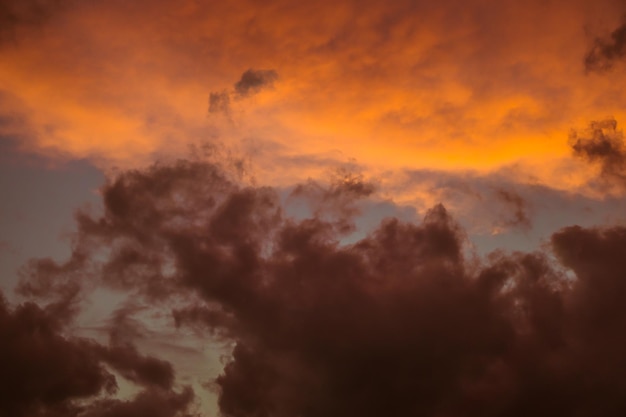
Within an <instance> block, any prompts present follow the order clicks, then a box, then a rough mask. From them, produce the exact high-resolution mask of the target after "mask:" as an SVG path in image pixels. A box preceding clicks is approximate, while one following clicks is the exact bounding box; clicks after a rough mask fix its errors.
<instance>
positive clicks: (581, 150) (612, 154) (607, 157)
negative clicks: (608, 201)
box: [570, 119, 626, 189]
mask: <svg viewBox="0 0 626 417" xmlns="http://www.w3.org/2000/svg"><path fill="white" fill-rule="evenodd" d="M570 142H571V143H572V148H573V149H574V154H575V155H576V156H578V157H580V158H582V159H584V160H586V161H588V162H590V163H593V164H598V165H599V166H600V178H599V179H600V183H601V185H603V186H604V187H608V188H609V189H610V188H615V187H617V188H621V189H624V188H625V187H626V146H625V145H624V134H623V132H622V131H621V130H618V129H617V121H616V120H615V119H606V120H601V121H595V122H591V123H590V124H589V128H588V129H586V130H584V131H581V132H576V131H575V132H573V133H572V134H571V135H570Z"/></svg>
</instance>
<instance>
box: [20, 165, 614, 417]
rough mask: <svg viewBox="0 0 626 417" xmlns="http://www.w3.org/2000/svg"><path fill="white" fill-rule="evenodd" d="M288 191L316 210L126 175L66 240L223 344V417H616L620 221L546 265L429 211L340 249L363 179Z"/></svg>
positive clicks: (217, 182)
mask: <svg viewBox="0 0 626 417" xmlns="http://www.w3.org/2000/svg"><path fill="white" fill-rule="evenodd" d="M300 190H301V191H300V192H304V191H305V190H309V191H310V190H314V191H315V192H309V191H307V192H306V196H307V198H308V199H310V200H311V203H312V207H314V208H318V210H312V211H311V213H312V214H311V216H309V217H305V218H303V219H299V220H298V219H294V218H291V217H289V216H287V215H286V214H285V212H284V211H283V209H282V207H281V204H280V198H279V196H278V194H277V193H276V191H275V190H273V189H271V188H265V187H250V186H243V185H240V184H238V183H237V182H236V181H234V180H233V179H232V178H230V177H229V176H228V175H226V174H225V173H224V172H223V171H221V170H220V169H218V168H217V167H216V166H214V165H211V164H207V163H202V162H197V161H196V162H189V161H181V162H178V163H177V164H174V165H157V166H154V167H152V168H150V169H148V170H145V171H130V172H125V173H122V174H121V175H120V176H118V177H117V178H114V179H111V180H110V181H109V182H108V183H107V185H106V186H105V187H104V188H103V190H102V195H103V199H104V203H105V211H104V214H103V215H102V216H101V217H91V216H88V215H86V214H84V213H83V214H80V215H79V217H78V219H79V227H80V231H79V237H78V239H77V241H78V242H82V244H80V245H78V246H77V247H76V250H77V251H80V252H81V253H86V254H87V256H88V257H89V258H90V259H91V260H92V261H93V262H95V261H96V259H100V260H101V261H99V262H97V263H100V266H99V271H100V273H99V274H96V275H95V277H96V279H98V280H99V281H98V282H99V283H100V284H104V285H109V286H112V287H115V288H118V289H126V290H128V291H131V292H133V293H134V294H136V295H137V297H139V298H144V299H148V300H153V301H156V300H160V301H161V302H162V301H164V300H167V299H176V300H178V302H179V304H178V305H179V307H180V308H177V309H176V311H175V312H174V315H175V318H176V320H177V323H178V324H179V325H181V326H184V325H194V326H196V327H197V326H200V327H202V326H204V327H205V328H207V329H208V330H210V331H211V332H213V333H214V334H217V335H219V337H222V338H224V339H225V340H228V341H230V342H232V343H233V345H234V349H233V351H232V355H231V357H230V359H229V360H228V362H227V363H226V366H225V368H224V370H223V372H222V374H221V375H220V376H219V377H218V378H217V379H216V380H215V384H216V386H217V388H218V392H219V400H218V402H219V407H220V410H221V412H222V413H223V414H224V415H227V416H233V417H239V416H242V417H243V416H251V415H255V416H270V415H271V416H278V417H282V416H285V417H286V416H294V415H300V416H307V417H317V416H329V415H331V416H333V415H341V416H380V415H391V416H400V415H402V416H404V415H408V414H418V415H424V416H442V415H446V416H468V415H470V416H473V415H482V416H502V415H507V416H520V417H521V416H526V415H530V414H539V415H542V414H549V415H552V416H569V415H572V414H576V413H577V414H578V415H581V416H592V415H605V416H620V415H623V413H624V412H625V411H626V409H625V406H624V402H623V392H624V390H625V389H626V385H625V384H624V382H623V381H622V379H623V378H621V372H622V370H623V369H624V366H626V362H625V359H624V356H623V351H624V349H625V348H626V338H625V337H624V336H623V326H624V324H625V323H626V315H624V314H623V312H622V310H623V309H622V307H621V306H622V305H623V302H624V301H625V299H626V285H625V284H624V280H623V279H622V278H623V277H622V271H623V270H624V268H626V265H622V264H623V263H624V261H623V260H624V259H626V256H624V255H626V254H625V253H624V248H626V230H625V229H624V228H623V227H613V228H606V229H583V228H580V227H570V228H566V229H563V230H561V231H559V232H557V233H556V234H555V235H554V236H553V237H552V240H551V245H552V250H553V255H554V257H555V259H556V260H555V259H553V258H552V257H551V256H549V255H546V254H541V253H514V254H505V253H501V252H496V253H494V254H492V255H491V256H490V257H488V258H487V259H484V260H478V259H474V258H471V259H468V254H467V251H466V243H467V242H466V239H467V238H466V235H465V233H464V232H463V230H462V229H461V228H460V227H459V226H458V225H457V223H456V222H455V221H454V220H453V219H452V217H451V216H450V214H449V213H448V212H447V210H446V209H445V208H444V207H443V206H442V205H437V206H434V207H433V208H432V209H431V210H430V211H429V212H428V213H427V214H426V215H425V217H424V219H423V221H422V222H421V223H419V224H415V223H406V222H402V221H400V220H398V219H395V218H390V219H387V220H385V221H383V222H382V223H381V224H380V225H379V226H378V228H377V229H376V230H375V231H373V232H372V233H371V234H369V235H368V236H366V237H365V238H363V239H361V240H358V241H357V242H354V243H350V244H347V243H342V237H343V236H344V233H345V229H344V227H343V226H342V225H343V224H344V223H345V221H349V220H347V219H346V218H345V216H349V215H350V210H348V211H346V210H341V209H339V210H338V209H337V207H339V208H341V207H350V204H349V203H350V202H351V201H353V199H358V198H363V197H366V196H367V195H369V193H370V192H371V190H370V188H369V186H368V185H366V183H362V182H359V181H347V183H344V184H343V185H341V184H330V185H326V186H324V185H322V184H315V185H311V184H309V185H308V186H305V187H304V188H301V189H300ZM337 204H339V205H337ZM325 205H326V207H328V209H327V210H322V209H319V208H320V207H322V208H323V207H325ZM319 213H323V214H324V216H320V215H319ZM337 219H342V221H341V222H339V223H338V222H337V221H336V220H337ZM340 226H341V227H340ZM103 255H105V258H104V259H103ZM566 269H569V270H570V271H571V273H572V274H571V275H570V274H568V273H566V272H565V271H566ZM25 279H29V278H28V277H26V278H25ZM45 280H46V277H45V276H40V277H39V281H41V282H44V281H45ZM50 287H51V288H53V287H54V283H51V284H50ZM181 300H183V301H184V302H182V304H180V302H181ZM123 352H124V353H126V354H128V355H129V356H132V355H133V352H132V351H123ZM121 353H122V352H120V354H121ZM141 362H142V361H133V363H141ZM114 363H121V364H123V363H124V362H123V361H120V362H111V364H112V365H113V364H114ZM153 365H156V368H158V369H161V371H162V370H163V369H165V368H163V367H160V365H158V363H157V362H155V363H152V365H151V366H147V368H148V369H152V366H153ZM133 369H135V371H134V372H139V369H143V368H142V367H139V368H133ZM142 372H143V371H142ZM146 374H149V375H151V374H152V372H151V371H150V372H146ZM137 375H138V376H137V378H136V379H137V380H140V377H139V374H137ZM159 375H162V374H159ZM163 375H167V374H166V373H165V374H163ZM163 380H164V381H165V383H163V384H161V385H162V386H165V387H167V386H168V385H169V382H168V381H169V379H168V378H164V379H163ZM145 395H146V396H148V395H149V394H145ZM177 395H183V394H177ZM141 398H143V397H138V399H137V401H139V402H141ZM173 398H179V397H173ZM172 401H173V402H176V401H174V400H172ZM181 401H182V400H181ZM141 404H145V403H143V402H141ZM118 406H119V407H122V405H121V404H118ZM120 413H121V411H120ZM96 415H99V414H96ZM103 415H107V414H103Z"/></svg>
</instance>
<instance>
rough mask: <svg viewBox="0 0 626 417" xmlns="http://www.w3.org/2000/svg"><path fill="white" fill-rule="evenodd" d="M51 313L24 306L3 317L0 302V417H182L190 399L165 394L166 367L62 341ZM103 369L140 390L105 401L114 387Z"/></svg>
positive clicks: (59, 317) (116, 348)
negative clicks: (131, 396) (126, 398)
mask: <svg viewBox="0 0 626 417" xmlns="http://www.w3.org/2000/svg"><path fill="white" fill-rule="evenodd" d="M59 311H60V310H58V309H54V308H52V309H51V308H41V307H39V306H38V305H36V304H34V303H32V302H28V303H24V304H20V305H18V306H17V307H15V308H13V309H11V308H10V307H9V306H8V305H7V304H6V302H5V301H4V299H3V298H2V299H0V339H1V340H2V343H0V368H1V369H2V378H0V390H1V391H2V395H1V396H0V416H2V417H26V416H28V417H31V416H37V417H38V416H42V417H44V416H45V417H52V416H59V417H60V416H79V415H80V416H84V415H89V416H91V415H93V416H100V415H102V416H109V415H111V416H112V415H115V416H122V415H134V416H146V417H148V416H171V417H174V416H182V415H183V414H181V413H184V412H185V411H186V410H187V408H188V406H189V405H190V403H191V400H192V399H193V392H192V391H191V390H190V389H184V390H183V391H181V392H180V393H176V392H175V391H173V390H172V387H173V381H174V371H173V368H172V366H171V364H170V363H168V362H166V361H163V360H160V359H157V358H155V357H152V356H144V355H142V354H140V353H139V352H138V351H137V350H136V348H135V347H134V346H132V345H130V344H126V345H111V346H105V345H101V344H99V343H97V342H95V341H93V340H89V339H83V338H76V337H71V336H67V335H66V334H67V328H66V321H67V317H65V315H64V314H59ZM61 313H63V311H61ZM109 369H114V370H115V371H117V372H119V374H120V375H122V376H123V377H124V378H126V379H128V380H129V381H131V382H134V383H136V384H137V385H138V386H140V387H144V388H145V389H144V390H143V391H141V392H140V394H139V395H138V396H137V397H136V398H134V399H133V400H130V401H127V402H123V401H119V400H116V399H113V398H111V395H113V394H115V392H116V391H117V381H116V378H115V376H114V375H113V374H112V373H111V372H110V371H109ZM103 396H104V398H107V399H105V400H101V398H103ZM154 409H159V410H160V411H159V412H158V413H156V412H153V411H152V410H154ZM107 410H119V411H115V412H108V411H107ZM132 410H135V413H134V414H128V413H131V411H132ZM125 413H126V414H125ZM185 415H187V414H185Z"/></svg>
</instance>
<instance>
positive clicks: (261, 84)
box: [235, 68, 278, 97]
mask: <svg viewBox="0 0 626 417" xmlns="http://www.w3.org/2000/svg"><path fill="white" fill-rule="evenodd" d="M277 79H278V73H277V72H276V71H275V70H273V69H269V70H266V69H252V68H250V69H248V70H246V72H244V73H243V74H241V78H240V79H239V81H237V82H236V83H235V93H237V94H238V95H239V96H242V97H245V96H248V95H250V94H253V93H256V92H257V91H259V90H261V89H262V88H265V87H271V86H272V85H273V84H274V82H275V81H276V80H277Z"/></svg>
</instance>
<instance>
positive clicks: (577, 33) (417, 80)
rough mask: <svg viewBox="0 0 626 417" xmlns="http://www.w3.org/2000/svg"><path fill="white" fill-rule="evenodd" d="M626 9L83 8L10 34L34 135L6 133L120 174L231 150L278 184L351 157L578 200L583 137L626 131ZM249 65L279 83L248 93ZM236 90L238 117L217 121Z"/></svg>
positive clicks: (0, 70) (9, 53)
mask: <svg viewBox="0 0 626 417" xmlns="http://www.w3.org/2000/svg"><path fill="white" fill-rule="evenodd" d="M370 3H371V4H370ZM600 3H602V4H601V5H600ZM61 4H63V2H61ZM622 12H624V7H623V4H622V3H621V2H618V1H608V0H603V1H601V2H593V4H592V3H591V2H588V1H567V2H566V1H552V2H545V1H532V2H523V3H521V2H517V1H502V2H497V3H494V2H487V1H475V2H472V4H471V5H470V4H467V3H466V2H461V1H459V2H447V3H446V7H445V8H444V7H439V6H437V4H436V3H432V4H431V3H430V2H427V3H426V4H424V5H417V4H416V3H415V2H410V1H398V2H394V3H393V5H391V6H389V5H383V4H382V3H380V2H369V3H368V2H356V1H355V2H341V4H339V3H338V2H334V1H322V2H315V3H307V4H304V3H299V2H298V3H296V2H288V1H276V0H272V1H267V2H264V3H263V4H262V5H259V4H256V3H253V2H246V1H242V0H237V1H232V2H226V3H224V2H200V1H191V0H190V1H180V2H170V1H150V2H148V1H137V2H123V1H110V2H93V3H92V2H80V3H72V4H71V7H70V5H69V3H68V5H67V7H59V8H58V9H54V8H52V7H51V8H50V9H49V10H47V11H46V13H45V15H44V18H42V19H39V20H38V21H37V22H35V23H29V24H23V25H16V26H15V28H13V30H12V33H10V34H9V35H7V36H5V38H6V39H5V40H4V42H3V45H2V52H3V53H2V55H1V58H0V60H1V61H0V85H2V92H3V93H2V96H1V98H2V99H1V100H0V110H2V111H3V112H5V113H6V112H8V111H9V110H10V111H11V112H12V113H13V114H17V115H19V116H20V122H19V123H17V122H16V123H12V124H11V125H9V126H3V127H2V129H3V130H4V131H5V132H6V131H7V130H9V129H10V130H11V131H12V132H15V131H19V132H20V133H21V138H22V142H21V146H22V147H23V148H24V149H28V150H34V151H36V152H43V153H48V154H53V155H57V156H61V157H65V158H85V157H87V158H90V159H92V160H94V161H96V163H97V164H99V165H100V166H101V167H103V168H106V167H110V166H118V167H120V166H121V167H123V166H133V165H137V164H143V163H146V162H150V161H152V160H154V159H155V158H159V157H163V156H164V155H167V156H173V155H184V154H185V153H187V152H188V149H189V145H190V144H198V143H206V142H210V143H212V142H217V143H220V144H222V145H224V146H226V147H227V148H229V149H233V150H234V151H235V152H236V153H239V154H242V155H245V156H248V157H249V158H250V160H251V162H252V165H253V166H254V167H255V169H256V170H257V175H258V176H260V177H261V178H265V179H266V180H267V181H279V180H280V178H284V174H286V173H288V175H289V176H290V178H293V177H294V176H296V177H306V176H307V175H310V173H311V172H315V171H316V170H319V169H322V168H327V167H328V166H332V165H333V164H336V163H346V162H350V161H352V162H356V163H357V164H359V165H361V166H363V167H365V169H366V170H371V172H377V173H380V172H385V171H390V170H391V171H397V170H402V169H423V168H428V169H439V170H464V169H471V170H478V171H490V170H494V169H498V168H502V167H503V166H509V165H511V164H517V167H518V169H521V170H522V171H523V172H530V173H532V174H533V176H534V177H535V179H536V180H538V181H540V182H542V183H546V184H549V185H551V186H555V187H557V188H568V187H571V186H573V185H576V184H580V183H581V182H582V180H581V179H580V178H577V176H576V175H574V176H571V175H568V176H567V177H565V176H563V175H562V167H563V164H564V163H566V162H564V159H565V160H567V159H569V157H570V154H571V149H570V148H569V146H568V143H567V138H568V134H569V131H570V129H572V128H583V127H585V126H586V125H587V124H588V122H589V121H591V120H597V119H602V118H605V117H607V116H613V117H615V118H616V119H617V120H618V122H620V121H621V120H623V119H624V113H625V112H626V111H625V110H624V109H626V98H624V97H623V96H622V95H620V94H616V92H617V91H623V90H624V88H625V87H626V78H624V77H623V74H622V72H621V71H613V72H607V73H602V74H596V73H589V74H588V73H586V72H585V69H584V65H583V59H584V56H585V53H586V52H587V50H589V48H590V45H592V42H593V39H594V38H595V37H597V36H605V35H607V33H609V32H610V30H612V29H613V28H614V27H615V26H616V25H618V24H619V23H620V21H621V20H620V18H621V13H622ZM24 13H26V12H24ZM25 20H27V19H25ZM247 69H272V70H274V71H276V73H277V74H278V79H277V80H276V82H274V83H273V86H267V87H266V88H263V89H260V90H259V91H257V92H256V93H254V94H250V95H249V96H246V97H239V96H237V95H236V94H235V93H234V92H233V85H234V84H235V82H237V80H239V78H240V77H241V75H242V73H243V72H244V71H245V70H247ZM223 91H226V92H227V93H228V94H230V97H231V100H230V105H231V108H230V112H229V113H228V114H209V113H208V98H209V95H210V93H211V92H223ZM294 158H297V159H298V161H299V162H298V163H295V164H289V163H288V161H290V160H293V159H294ZM277 161H278V162H277ZM281 161H282V162H281ZM294 165H295V166H294Z"/></svg>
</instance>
